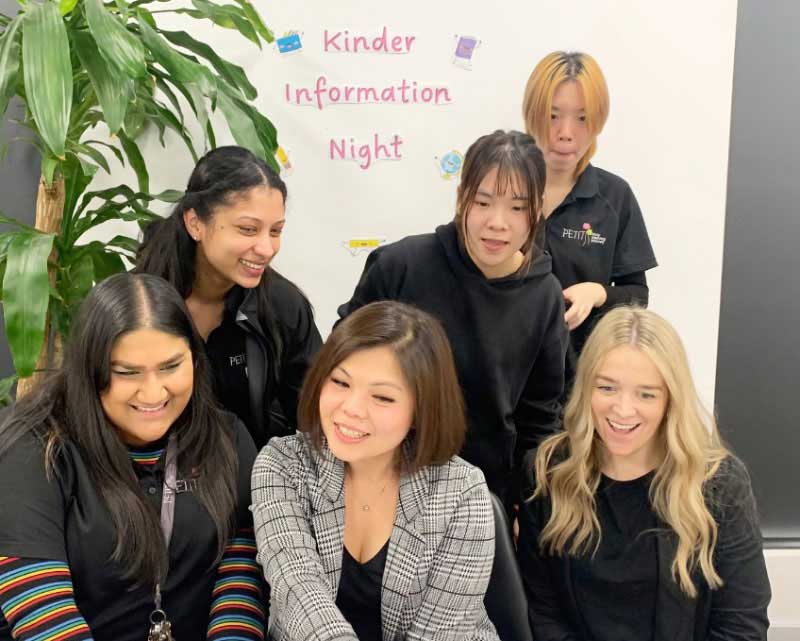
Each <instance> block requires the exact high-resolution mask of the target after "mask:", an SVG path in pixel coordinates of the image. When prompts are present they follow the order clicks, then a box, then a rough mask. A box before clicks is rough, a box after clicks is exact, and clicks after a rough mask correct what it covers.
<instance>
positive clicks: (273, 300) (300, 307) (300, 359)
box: [236, 271, 322, 448]
mask: <svg viewBox="0 0 800 641" xmlns="http://www.w3.org/2000/svg"><path fill="white" fill-rule="evenodd" d="M269 278H270V282H269V289H268V298H269V301H270V310H271V312H272V314H273V316H274V318H275V328H276V330H277V332H278V334H279V337H280V342H281V347H280V363H278V366H277V367H272V366H271V364H270V357H269V354H270V349H269V341H270V339H269V338H268V336H269V332H268V331H267V330H266V329H265V328H263V327H261V322H260V321H259V318H258V313H257V310H258V307H257V298H256V290H255V289H251V290H246V294H245V296H244V300H243V301H242V303H241V305H239V309H238V310H237V312H236V323H237V324H238V326H239V327H241V328H242V330H244V332H245V333H246V342H245V347H246V352H247V376H248V382H249V387H250V416H251V417H252V424H251V425H248V429H249V430H250V434H251V435H252V436H253V440H254V441H255V443H256V446H257V447H258V448H261V447H263V446H264V445H265V444H266V442H267V441H268V440H269V439H270V438H271V437H273V436H285V435H287V434H291V433H293V432H294V430H295V427H296V425H297V401H298V398H299V396H300V388H301V387H302V385H303V378H304V377H305V374H306V370H307V369H308V367H309V365H310V364H311V361H312V359H313V357H314V356H315V355H316V353H317V351H318V350H319V348H320V346H321V345H322V339H321V338H320V335H319V331H318V330H317V326H316V325H315V324H314V313H313V311H312V309H311V305H310V304H309V302H308V300H307V299H306V297H305V296H303V294H302V293H301V292H300V290H299V289H298V288H297V286H295V285H294V284H293V283H292V282H291V281H289V280H287V279H286V278H284V277H283V276H281V275H280V274H278V273H276V272H274V271H273V272H271V274H270V276H269ZM275 401H277V402H278V403H279V405H280V410H279V409H278V408H277V407H275V404H274V402H275Z"/></svg>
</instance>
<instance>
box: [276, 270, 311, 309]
mask: <svg viewBox="0 0 800 641" xmlns="http://www.w3.org/2000/svg"><path fill="white" fill-rule="evenodd" d="M267 295H268V297H269V300H270V302H271V303H272V305H271V307H272V309H273V311H274V313H275V315H276V316H277V317H278V318H281V319H294V318H296V317H297V315H298V314H303V315H309V316H310V315H311V314H312V311H311V303H310V302H309V300H308V298H306V295H305V294H304V293H303V292H302V290H301V289H300V288H299V287H298V286H297V285H295V284H294V283H293V282H292V281H290V280H289V279H288V278H286V277H285V276H282V275H281V274H280V273H278V272H276V271H274V270H272V271H271V272H270V275H269V284H268V289H267Z"/></svg>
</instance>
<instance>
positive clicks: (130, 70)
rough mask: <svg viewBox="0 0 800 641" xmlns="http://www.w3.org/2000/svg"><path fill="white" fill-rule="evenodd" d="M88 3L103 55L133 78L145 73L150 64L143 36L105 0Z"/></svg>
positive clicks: (89, 19)
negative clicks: (104, 2)
mask: <svg viewBox="0 0 800 641" xmlns="http://www.w3.org/2000/svg"><path fill="white" fill-rule="evenodd" d="M84 6H85V8H86V22H87V23H88V24H89V31H91V33H92V36H93V37H94V40H95V42H96V43H97V47H98V49H100V53H101V54H102V56H103V58H105V59H106V61H108V63H109V64H110V65H111V66H112V67H114V68H115V69H116V70H117V71H119V72H120V73H122V74H124V75H126V76H128V77H129V78H142V77H144V76H145V75H146V74H147V67H146V65H145V56H144V47H143V46H142V43H141V42H140V41H139V39H138V38H137V37H136V36H135V35H134V34H133V33H131V32H130V31H128V29H127V28H126V27H125V23H123V22H122V20H120V19H118V18H116V17H115V16H114V15H113V14H111V13H110V12H109V11H108V10H107V9H106V8H105V7H104V6H103V0H84Z"/></svg>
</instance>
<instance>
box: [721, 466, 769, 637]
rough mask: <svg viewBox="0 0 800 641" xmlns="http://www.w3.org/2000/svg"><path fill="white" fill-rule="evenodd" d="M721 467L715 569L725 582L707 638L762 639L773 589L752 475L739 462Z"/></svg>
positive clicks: (765, 633)
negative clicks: (768, 572)
mask: <svg viewBox="0 0 800 641" xmlns="http://www.w3.org/2000/svg"><path fill="white" fill-rule="evenodd" d="M723 465H724V466H725V468H727V469H726V471H725V473H724V477H723V478H721V479H720V482H721V483H722V484H724V486H725V487H724V490H723V491H721V492H720V496H721V497H722V498H721V499H720V501H719V503H720V504H719V506H718V508H719V514H720V517H719V523H718V527H719V530H718V534H717V546H716V548H715V550H714V567H715V568H716V570H717V572H718V573H719V575H720V577H721V578H722V580H723V582H724V583H723V585H722V587H721V588H719V589H717V590H714V591H713V592H712V593H711V615H710V618H709V626H708V633H707V637H706V638H707V639H708V641H723V640H724V641H766V639H767V628H768V627H769V620H768V619H767V606H768V605H769V602H770V598H771V591H770V585H769V577H768V576H767V568H766V564H765V562H764V553H763V550H762V542H761V530H760V527H759V524H758V516H757V512H756V504H755V498H754V497H753V490H752V487H751V485H750V477H749V475H748V473H747V470H746V468H745V467H744V464H743V463H741V461H739V460H738V459H735V458H733V457H730V458H729V459H728V460H726V461H725V462H723Z"/></svg>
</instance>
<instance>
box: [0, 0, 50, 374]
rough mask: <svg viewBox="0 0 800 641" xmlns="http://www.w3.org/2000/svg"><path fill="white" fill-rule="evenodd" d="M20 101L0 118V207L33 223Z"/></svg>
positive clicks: (31, 173) (3, 8)
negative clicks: (2, 152)
mask: <svg viewBox="0 0 800 641" xmlns="http://www.w3.org/2000/svg"><path fill="white" fill-rule="evenodd" d="M18 6H19V5H18V4H17V3H16V2H15V1H14V0H0V12H2V13H4V14H6V15H7V16H9V15H14V14H16V12H17V8H18ZM21 107H22V105H20V104H19V103H18V102H16V101H13V102H12V103H11V105H9V108H8V112H7V113H6V117H5V118H3V119H2V121H0V149H6V145H8V147H7V149H6V155H5V156H0V211H2V212H3V213H4V214H5V215H6V216H11V217H12V218H16V219H17V220H22V221H24V222H27V223H28V224H31V225H32V224H33V221H34V218H35V216H36V211H35V202H36V189H37V185H38V177H39V163H40V161H39V155H38V153H37V152H36V150H35V149H33V148H32V147H31V146H30V145H28V144H26V143H24V142H15V141H14V139H15V138H17V137H19V136H24V135H25V133H26V132H25V129H24V128H22V127H20V126H19V125H17V124H15V123H14V122H12V121H13V120H18V119H20V118H21V115H22V109H21ZM2 314H3V311H2V308H0V330H2V332H3V333H2V340H0V378H3V377H5V376H9V375H11V374H13V373H14V366H13V365H12V363H11V354H10V353H9V351H8V343H7V342H6V340H5V324H4V323H3V316H2Z"/></svg>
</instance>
